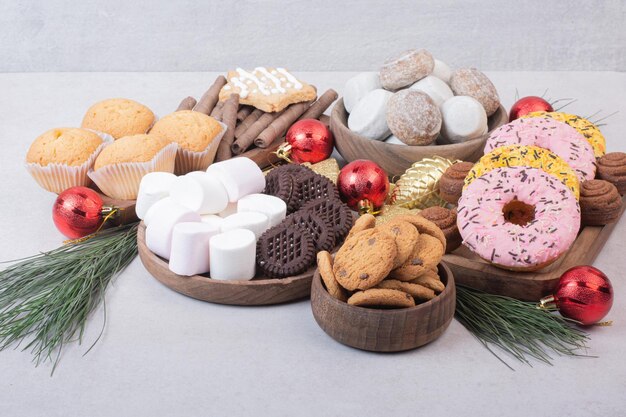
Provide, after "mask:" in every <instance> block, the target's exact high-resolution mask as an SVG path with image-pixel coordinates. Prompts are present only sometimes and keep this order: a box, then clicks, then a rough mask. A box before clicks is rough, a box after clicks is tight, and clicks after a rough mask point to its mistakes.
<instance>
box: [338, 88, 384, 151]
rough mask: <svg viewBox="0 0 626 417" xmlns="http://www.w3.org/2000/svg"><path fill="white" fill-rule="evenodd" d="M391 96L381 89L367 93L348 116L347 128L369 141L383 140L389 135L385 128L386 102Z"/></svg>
mask: <svg viewBox="0 0 626 417" xmlns="http://www.w3.org/2000/svg"><path fill="white" fill-rule="evenodd" d="M392 95H393V93H391V92H390V91H387V90H383V89H376V90H373V91H370V92H369V93H367V94H366V95H365V97H363V98H362V99H361V100H360V101H359V102H358V103H357V105H356V106H355V107H354V108H353V109H352V113H350V116H348V128H349V129H350V130H352V131H353V132H354V133H356V134H358V135H361V136H365V137H367V138H370V139H374V140H383V139H385V138H386V137H387V136H389V134H390V133H391V131H390V130H389V126H387V101H389V99H390V98H391V96H392Z"/></svg>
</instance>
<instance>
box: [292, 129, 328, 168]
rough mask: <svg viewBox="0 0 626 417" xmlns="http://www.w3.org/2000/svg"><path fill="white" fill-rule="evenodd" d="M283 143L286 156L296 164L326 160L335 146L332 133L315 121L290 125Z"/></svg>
mask: <svg viewBox="0 0 626 417" xmlns="http://www.w3.org/2000/svg"><path fill="white" fill-rule="evenodd" d="M285 141H286V142H287V145H288V146H287V147H285V148H283V149H284V151H285V153H286V156H287V157H288V158H290V159H291V160H293V161H294V162H296V163H298V164H301V163H303V162H310V163H312V164H315V163H317V162H320V161H323V160H324V159H328V157H329V156H330V154H331V153H332V152H333V147H334V146H335V138H334V137H333V134H332V132H331V131H330V130H329V129H328V127H326V125H325V124H324V123H322V122H320V121H319V120H316V119H303V120H300V121H297V122H296V123H294V124H293V125H291V127H290V128H289V130H288V131H287V135H286V137H285Z"/></svg>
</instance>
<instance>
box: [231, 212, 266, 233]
mask: <svg viewBox="0 0 626 417" xmlns="http://www.w3.org/2000/svg"><path fill="white" fill-rule="evenodd" d="M269 225H270V221H269V219H268V218H267V216H266V215H265V214H263V213H259V212H256V211H248V212H244V213H235V214H232V215H230V216H228V217H226V218H225V219H224V221H222V224H221V225H220V230H221V231H222V233H224V232H228V231H229V230H234V229H246V230H250V231H251V232H253V233H254V237H255V238H256V239H258V238H259V237H260V236H261V235H262V234H263V232H265V231H266V230H267V229H268V228H269Z"/></svg>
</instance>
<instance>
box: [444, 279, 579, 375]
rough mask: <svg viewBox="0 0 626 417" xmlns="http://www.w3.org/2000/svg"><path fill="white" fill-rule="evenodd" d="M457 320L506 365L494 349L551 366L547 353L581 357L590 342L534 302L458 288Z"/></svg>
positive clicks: (550, 358) (520, 358) (562, 318)
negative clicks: (581, 351) (582, 350)
mask: <svg viewBox="0 0 626 417" xmlns="http://www.w3.org/2000/svg"><path fill="white" fill-rule="evenodd" d="M455 315H456V318H457V320H459V322H460V323H461V324H462V325H463V326H465V328H467V330H469V331H470V332H471V333H472V334H473V335H474V336H475V337H476V338H477V339H478V340H479V341H480V342H481V343H482V344H483V345H484V346H485V347H486V348H487V349H488V350H489V351H490V352H491V353H492V354H493V355H494V356H495V357H496V358H498V359H499V360H500V361H501V362H502V363H504V364H505V365H506V366H508V367H509V368H510V369H513V368H512V367H511V366H510V365H509V364H508V363H506V362H505V361H504V360H503V359H502V358H501V357H500V356H498V354H497V353H496V351H495V350H494V349H492V347H497V348H499V349H501V350H503V351H504V352H506V353H508V354H510V355H512V356H513V357H514V358H515V359H517V360H519V361H520V362H522V363H526V364H528V365H530V366H532V365H531V363H530V361H529V358H531V357H532V358H535V359H537V360H539V361H542V362H545V363H546V364H549V365H551V364H552V362H551V361H552V357H551V356H550V355H549V354H548V352H549V351H552V352H554V353H557V354H559V355H568V356H588V355H586V354H581V353H579V351H580V350H581V349H586V345H585V343H586V342H587V341H588V340H589V336H588V335H587V333H585V332H583V331H582V330H580V329H578V328H576V327H574V326H573V323H574V322H572V321H571V320H568V319H566V318H564V317H561V316H559V315H555V314H551V313H549V312H546V311H545V310H541V309H538V308H537V304H536V303H531V302H524V301H519V300H516V299H514V298H509V297H503V296H499V295H492V294H487V293H484V292H482V291H478V290H474V289H470V288H467V287H463V286H459V285H457V300H456V313H455Z"/></svg>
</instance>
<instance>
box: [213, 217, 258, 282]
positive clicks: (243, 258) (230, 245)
mask: <svg viewBox="0 0 626 417" xmlns="http://www.w3.org/2000/svg"><path fill="white" fill-rule="evenodd" d="M209 252H210V253H209V259H210V263H211V268H210V270H211V278H213V279H223V280H245V279H251V278H254V273H255V265H256V240H255V238H254V233H252V232H251V231H249V230H245V229H235V230H230V231H228V232H225V233H220V234H219V235H216V236H213V237H212V238H211V240H210V242H209Z"/></svg>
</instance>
